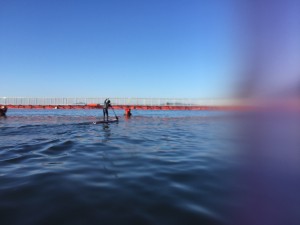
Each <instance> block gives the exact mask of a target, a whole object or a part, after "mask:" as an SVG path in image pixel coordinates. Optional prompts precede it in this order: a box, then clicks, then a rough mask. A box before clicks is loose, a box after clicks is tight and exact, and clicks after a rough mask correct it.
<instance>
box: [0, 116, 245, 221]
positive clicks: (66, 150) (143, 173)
mask: <svg viewBox="0 0 300 225" xmlns="http://www.w3.org/2000/svg"><path fill="white" fill-rule="evenodd" d="M116 113H117V114H118V115H119V116H120V122H119V123H113V124H108V125H107V124H98V125H93V124H92V122H93V121H95V118H97V119H99V115H101V111H99V110H9V111H8V117H7V118H1V119H0V129H1V134H0V220H1V221H0V224H1V225H6V224H20V225H23V224H72V225H74V224H161V225H166V224H172V225H176V224H197V225H199V224H230V223H231V217H230V216H231V212H230V210H229V209H231V208H233V207H236V206H237V207H238V203H239V202H238V201H237V200H235V198H234V195H233V193H234V191H235V188H236V187H237V186H236V183H235V179H236V177H235V174H236V173H235V171H236V170H237V168H238V167H239V163H240V162H239V160H238V155H239V154H238V152H237V148H235V147H234V145H235V144H236V141H235V140H234V137H233V136H232V132H231V131H232V123H230V120H229V119H228V113H225V112H207V111H203V112H201V111H190V112H188V111H133V114H134V116H133V117H131V118H129V119H126V118H124V117H123V116H122V113H123V111H116ZM110 115H111V116H112V115H113V114H112V112H110Z"/></svg>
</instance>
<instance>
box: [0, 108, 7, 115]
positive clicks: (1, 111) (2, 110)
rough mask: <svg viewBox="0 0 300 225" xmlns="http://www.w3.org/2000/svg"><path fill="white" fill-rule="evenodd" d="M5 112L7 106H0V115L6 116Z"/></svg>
mask: <svg viewBox="0 0 300 225" xmlns="http://www.w3.org/2000/svg"><path fill="white" fill-rule="evenodd" d="M6 112H7V108H6V107H4V108H1V109H0V116H4V117H5V116H6Z"/></svg>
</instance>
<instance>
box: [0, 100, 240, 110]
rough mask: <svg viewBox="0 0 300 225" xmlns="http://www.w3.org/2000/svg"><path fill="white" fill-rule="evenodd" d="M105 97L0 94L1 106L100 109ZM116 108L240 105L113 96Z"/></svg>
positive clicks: (231, 101) (232, 102)
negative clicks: (8, 95) (12, 95)
mask: <svg viewBox="0 0 300 225" xmlns="http://www.w3.org/2000/svg"><path fill="white" fill-rule="evenodd" d="M105 99H106V98H25V97H0V106H1V105H6V106H7V107H8V108H17V109H101V108H102V107H103V102H104V100H105ZM110 100H111V104H112V105H113V108H114V109H136V110H224V109H235V108H237V105H239V104H237V102H236V101H234V100H231V99H186V98H180V99H179V98H110Z"/></svg>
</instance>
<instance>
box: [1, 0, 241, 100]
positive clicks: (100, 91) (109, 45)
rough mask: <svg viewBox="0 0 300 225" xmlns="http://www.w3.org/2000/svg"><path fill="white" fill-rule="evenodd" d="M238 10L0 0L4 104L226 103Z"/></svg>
mask: <svg viewBox="0 0 300 225" xmlns="http://www.w3.org/2000/svg"><path fill="white" fill-rule="evenodd" d="M234 10H235V8H234V4H233V2H232V0H226V1H221V0H105V1H104V0H103V1H101V0H94V1H93V0H42V1H41V0H26V1H24V0H9V1H6V0H0V78H1V81H0V82H1V89H0V96H6V97H17V96H19V97H141V98H144V97H167V98H172V97H174V98H181V97H182V98H210V97H212V98H214V97H225V96H226V95H228V94H229V93H230V90H231V84H232V83H233V80H234V73H235V72H236V71H235V69H236V67H235V65H236V59H237V54H236V49H235V44H236V43H235V42H236V33H235V31H236V28H235V23H234V21H235V19H236V18H235V13H234Z"/></svg>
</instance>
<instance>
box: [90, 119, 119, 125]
mask: <svg viewBox="0 0 300 225" xmlns="http://www.w3.org/2000/svg"><path fill="white" fill-rule="evenodd" d="M118 121H119V120H117V119H109V120H98V121H95V122H93V124H100V123H115V122H118Z"/></svg>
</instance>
